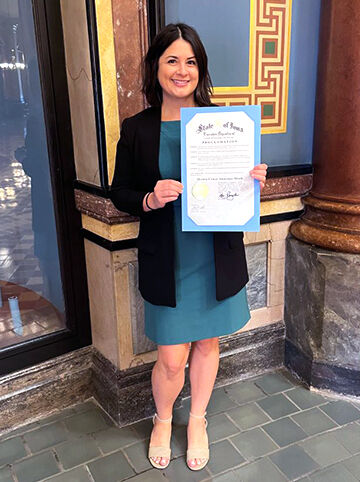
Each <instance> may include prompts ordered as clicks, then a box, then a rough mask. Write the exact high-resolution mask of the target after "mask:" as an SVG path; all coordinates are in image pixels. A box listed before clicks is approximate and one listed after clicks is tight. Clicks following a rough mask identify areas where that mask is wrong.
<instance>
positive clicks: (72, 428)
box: [64, 410, 109, 435]
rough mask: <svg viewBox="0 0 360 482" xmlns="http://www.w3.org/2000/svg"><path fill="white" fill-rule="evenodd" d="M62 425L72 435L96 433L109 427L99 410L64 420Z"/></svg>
mask: <svg viewBox="0 0 360 482" xmlns="http://www.w3.org/2000/svg"><path fill="white" fill-rule="evenodd" d="M64 424H65V425H66V428H67V429H68V430H69V432H70V433H71V434H73V435H81V434H86V433H92V432H97V431H100V430H104V429H106V428H108V427H109V422H108V421H107V420H106V418H105V417H104V416H103V413H102V412H101V411H100V410H89V411H88V412H85V413H80V414H77V415H73V416H72V417H69V418H66V419H65V420H64Z"/></svg>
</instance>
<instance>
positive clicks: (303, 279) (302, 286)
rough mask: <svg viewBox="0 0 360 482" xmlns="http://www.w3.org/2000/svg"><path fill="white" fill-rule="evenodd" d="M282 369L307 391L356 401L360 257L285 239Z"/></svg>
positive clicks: (359, 367) (359, 377)
mask: <svg viewBox="0 0 360 482" xmlns="http://www.w3.org/2000/svg"><path fill="white" fill-rule="evenodd" d="M286 250H287V252H286V268H285V315H284V320H285V326H286V345H285V364H286V366H287V367H288V368H289V369H290V370H292V371H293V372H295V373H296V374H297V375H298V376H299V377H300V378H302V379H303V380H304V381H305V382H306V383H307V384H308V385H309V386H312V387H316V388H325V389H330V390H333V391H336V392H339V393H343V394H347V395H355V396H360V363H359V353H360V255H356V254H347V253H340V252H334V251H328V250H326V249H323V248H318V247H316V246H311V245H308V244H305V243H303V242H301V241H298V240H296V239H295V238H292V237H290V238H289V239H288V240H287V247H286Z"/></svg>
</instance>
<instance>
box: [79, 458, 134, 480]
mask: <svg viewBox="0 0 360 482" xmlns="http://www.w3.org/2000/svg"><path fill="white" fill-rule="evenodd" d="M87 465H88V468H89V470H90V472H91V475H92V477H93V479H94V481H95V482H114V481H119V480H122V479H126V478H128V477H131V476H132V475H135V472H134V470H133V469H132V468H131V466H130V464H129V462H128V461H127V460H126V459H125V456H124V455H123V454H122V453H121V452H115V453H113V454H111V455H106V456H105V457H102V458H101V459H98V460H95V461H94V462H90V463H89V464H87Z"/></svg>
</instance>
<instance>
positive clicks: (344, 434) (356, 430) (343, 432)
mask: <svg viewBox="0 0 360 482" xmlns="http://www.w3.org/2000/svg"><path fill="white" fill-rule="evenodd" d="M333 434H334V436H335V438H336V440H337V441H338V442H340V443H341V445H343V446H344V447H345V448H346V450H348V451H349V452H350V453H351V454H354V455H355V454H357V453H359V452H360V425H358V424H357V423H351V424H349V425H346V426H345V427H342V428H339V429H337V430H334V431H333Z"/></svg>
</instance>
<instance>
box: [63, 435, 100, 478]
mask: <svg viewBox="0 0 360 482" xmlns="http://www.w3.org/2000/svg"><path fill="white" fill-rule="evenodd" d="M55 451H56V453H57V455H58V457H59V460H60V462H61V463H62V465H63V467H64V469H65V470H66V469H71V468H72V467H75V466H76V465H81V464H84V463H85V462H88V461H89V460H91V459H94V458H95V457H98V456H99V455H101V452H100V450H99V449H98V448H97V446H96V444H95V442H94V440H92V439H90V438H89V437H81V438H77V439H75V440H70V441H69V442H65V443H63V444H61V445H59V446H57V447H55Z"/></svg>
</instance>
